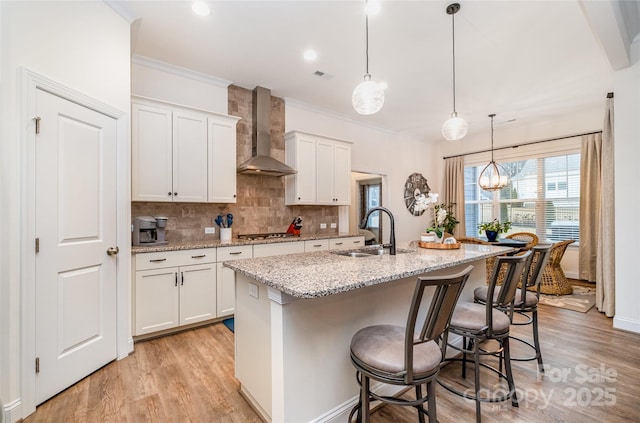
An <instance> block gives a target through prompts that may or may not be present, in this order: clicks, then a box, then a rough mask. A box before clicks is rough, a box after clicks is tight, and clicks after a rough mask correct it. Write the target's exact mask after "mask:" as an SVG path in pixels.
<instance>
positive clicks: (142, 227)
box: [131, 216, 167, 246]
mask: <svg viewBox="0 0 640 423" xmlns="http://www.w3.org/2000/svg"><path fill="white" fill-rule="evenodd" d="M166 227H167V218H166V217H153V216H137V217H134V218H133V235H132V237H131V240H132V243H133V245H146V246H149V245H162V244H166V243H167V239H166Z"/></svg>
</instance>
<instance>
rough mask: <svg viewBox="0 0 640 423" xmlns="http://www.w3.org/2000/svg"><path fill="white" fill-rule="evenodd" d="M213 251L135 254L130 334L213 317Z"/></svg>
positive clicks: (214, 288)
mask: <svg viewBox="0 0 640 423" xmlns="http://www.w3.org/2000/svg"><path fill="white" fill-rule="evenodd" d="M215 261H216V250H215V249H213V248H207V249H201V250H181V251H167V252H159V253H143V254H137V255H136V259H135V281H134V282H135V285H134V316H135V317H134V322H135V325H134V335H136V336H138V335H145V334H148V333H152V332H158V331H162V330H166V329H172V328H176V327H179V326H184V325H190V324H192V323H198V322H202V321H206V320H211V319H214V318H216V317H217V313H216V311H217V301H216V295H217V287H216V263H215Z"/></svg>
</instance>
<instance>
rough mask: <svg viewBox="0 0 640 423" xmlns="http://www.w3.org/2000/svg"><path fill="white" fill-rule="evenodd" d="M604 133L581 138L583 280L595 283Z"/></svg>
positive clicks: (580, 262) (581, 255)
mask: <svg viewBox="0 0 640 423" xmlns="http://www.w3.org/2000/svg"><path fill="white" fill-rule="evenodd" d="M601 165H602V134H592V135H586V136H584V137H582V153H581V154H580V248H579V258H578V265H579V267H578V271H579V273H580V279H584V280H588V281H591V282H595V281H596V280H597V278H596V262H597V259H598V238H599V237H600V214H601V209H600V204H601V203H600V197H601V191H602V188H601V174H602V168H601Z"/></svg>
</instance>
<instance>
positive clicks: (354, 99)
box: [351, 1, 384, 115]
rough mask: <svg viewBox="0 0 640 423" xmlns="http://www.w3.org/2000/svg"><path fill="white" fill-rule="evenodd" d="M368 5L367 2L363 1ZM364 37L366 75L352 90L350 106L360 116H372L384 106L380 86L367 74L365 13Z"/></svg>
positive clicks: (367, 52)
mask: <svg viewBox="0 0 640 423" xmlns="http://www.w3.org/2000/svg"><path fill="white" fill-rule="evenodd" d="M365 5H368V1H365ZM365 35H366V50H365V55H366V60H367V62H366V73H365V74H364V81H363V82H361V83H360V84H358V86H357V87H356V88H355V89H354V90H353V94H352V96H351V104H353V108H354V109H355V110H356V112H358V113H360V114H361V115H372V114H374V113H376V112H378V111H379V110H380V109H381V108H382V105H383V104H384V89H383V88H382V86H381V84H378V83H377V82H374V81H372V80H371V74H370V73H369V14H368V13H365Z"/></svg>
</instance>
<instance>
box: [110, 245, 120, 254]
mask: <svg viewBox="0 0 640 423" xmlns="http://www.w3.org/2000/svg"><path fill="white" fill-rule="evenodd" d="M119 252H120V248H118V247H109V248H107V254H108V255H110V256H115V255H116V254H118V253H119Z"/></svg>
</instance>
